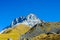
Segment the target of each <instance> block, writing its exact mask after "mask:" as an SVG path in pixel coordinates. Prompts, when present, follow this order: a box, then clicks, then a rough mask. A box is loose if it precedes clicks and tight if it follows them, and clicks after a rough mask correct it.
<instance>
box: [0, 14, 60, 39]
mask: <svg viewBox="0 0 60 40" xmlns="http://www.w3.org/2000/svg"><path fill="white" fill-rule="evenodd" d="M0 40H60V22H45V21H43V20H41V19H39V18H37V17H36V15H34V14H29V15H28V16H26V17H23V16H21V17H18V18H15V19H14V20H13V21H12V22H11V23H10V25H9V26H7V27H5V28H3V30H2V31H1V32H0Z"/></svg>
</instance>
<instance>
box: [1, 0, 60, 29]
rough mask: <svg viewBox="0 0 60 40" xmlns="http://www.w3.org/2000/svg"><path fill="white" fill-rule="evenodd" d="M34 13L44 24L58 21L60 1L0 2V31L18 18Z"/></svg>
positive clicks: (22, 0)
mask: <svg viewBox="0 0 60 40" xmlns="http://www.w3.org/2000/svg"><path fill="white" fill-rule="evenodd" d="M29 13H34V14H35V15H36V16H37V17H39V18H40V19H42V20H44V21H46V22H58V21H60V0H0V30H2V29H3V28H4V27H6V26H8V25H9V24H10V23H11V21H12V20H14V19H15V18H16V17H19V16H27V15H28V14H29Z"/></svg>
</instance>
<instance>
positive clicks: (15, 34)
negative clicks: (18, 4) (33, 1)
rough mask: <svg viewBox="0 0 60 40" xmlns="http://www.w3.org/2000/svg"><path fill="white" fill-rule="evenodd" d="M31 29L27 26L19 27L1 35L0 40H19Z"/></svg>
mask: <svg viewBox="0 0 60 40" xmlns="http://www.w3.org/2000/svg"><path fill="white" fill-rule="evenodd" d="M29 29H30V28H29V27H28V26H26V25H22V24H21V25H17V26H16V27H15V28H12V29H10V30H9V29H8V30H7V31H5V32H4V33H3V34H0V40H8V39H12V40H18V39H19V38H20V36H21V35H23V34H24V33H26V32H27V31H28V30H29Z"/></svg>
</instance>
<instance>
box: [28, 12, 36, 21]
mask: <svg viewBox="0 0 60 40" xmlns="http://www.w3.org/2000/svg"><path fill="white" fill-rule="evenodd" d="M27 19H31V20H33V19H37V17H36V16H35V15H34V14H32V13H31V14H29V15H28V16H27Z"/></svg>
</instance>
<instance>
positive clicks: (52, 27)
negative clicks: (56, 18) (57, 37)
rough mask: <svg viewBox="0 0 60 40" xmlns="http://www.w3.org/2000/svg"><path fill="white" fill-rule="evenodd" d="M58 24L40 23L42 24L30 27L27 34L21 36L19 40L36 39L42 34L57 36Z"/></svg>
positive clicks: (59, 25)
mask: <svg viewBox="0 0 60 40" xmlns="http://www.w3.org/2000/svg"><path fill="white" fill-rule="evenodd" d="M59 31H60V23H42V24H36V25H35V26H34V27H32V28H31V29H30V30H29V31H28V32H27V33H25V34H24V35H22V36H21V40H22V39H24V38H26V39H30V38H33V37H36V36H38V35H40V34H42V33H45V34H47V35H49V34H57V33H58V34H59V33H60V32H59Z"/></svg>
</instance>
